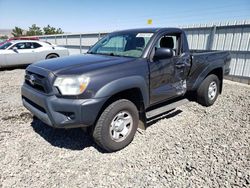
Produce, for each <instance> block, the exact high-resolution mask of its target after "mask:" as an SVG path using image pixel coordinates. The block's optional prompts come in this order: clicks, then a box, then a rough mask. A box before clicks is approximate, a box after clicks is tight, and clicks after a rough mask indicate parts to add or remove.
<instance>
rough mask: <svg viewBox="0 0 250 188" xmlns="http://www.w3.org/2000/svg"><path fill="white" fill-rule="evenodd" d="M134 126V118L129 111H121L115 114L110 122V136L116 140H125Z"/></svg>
mask: <svg viewBox="0 0 250 188" xmlns="http://www.w3.org/2000/svg"><path fill="white" fill-rule="evenodd" d="M132 127H133V118H132V116H131V114H130V113H129V112H128V111H121V112H119V113H117V114H116V115H115V117H114V118H113V120H112V121H111V124H110V136H111V139H112V140H114V141H115V142H121V141H123V140H125V139H126V138H127V137H128V135H129V134H130V132H131V130H132Z"/></svg>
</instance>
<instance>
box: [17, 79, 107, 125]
mask: <svg viewBox="0 0 250 188" xmlns="http://www.w3.org/2000/svg"><path fill="white" fill-rule="evenodd" d="M21 92H22V101H23V105H24V106H25V107H26V108H27V109H28V110H29V111H30V112H31V113H32V114H34V115H35V116H36V117H37V118H38V119H40V120H41V121H43V122H44V123H45V124H47V125H50V126H52V127H56V128H75V127H87V126H91V125H93V124H94V123H95V120H96V118H97V116H98V113H99V111H100V109H101V107H102V105H103V104H104V102H105V101H106V98H99V99H65V98H58V97H56V96H55V95H46V94H44V93H41V92H38V91H36V90H34V89H33V88H31V87H30V86H28V85H27V84H24V85H23V86H22V90H21Z"/></svg>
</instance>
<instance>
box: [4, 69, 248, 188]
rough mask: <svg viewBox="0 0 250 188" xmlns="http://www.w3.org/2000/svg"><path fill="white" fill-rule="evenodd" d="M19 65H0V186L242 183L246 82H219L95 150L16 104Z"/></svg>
mask: <svg viewBox="0 0 250 188" xmlns="http://www.w3.org/2000/svg"><path fill="white" fill-rule="evenodd" d="M23 75H24V70H22V69H16V70H8V71H6V70H5V71H4V70H2V71H1V72H0V80H1V81H0V108H1V109H0V162H1V163H0V187H118V186H121V187H250V149H249V148H250V146H249V144H250V87H249V86H247V85H243V84H237V83H234V82H230V81H226V82H225V84H224V89H223V95H221V96H219V98H218V100H217V102H216V103H215V104H214V105H213V106H212V107H209V108H205V107H202V106H200V105H198V104H196V103H195V102H190V103H188V104H186V105H185V106H182V107H180V108H178V109H177V110H176V111H174V112H172V113H171V114H168V115H166V116H165V117H164V118H161V119H159V120H158V121H155V122H151V123H150V126H149V127H148V128H147V130H146V131H143V130H139V131H138V132H137V134H136V137H135V139H134V141H133V142H132V143H131V144H130V145H129V146H128V147H126V148H125V149H123V150H122V151H119V152H116V153H110V154H108V153H102V152H101V150H100V149H99V148H98V146H96V145H95V144H94V142H93V141H92V139H91V138H90V137H89V136H88V135H86V134H85V133H84V132H83V131H82V130H81V129H73V130H58V129H53V128H50V127H48V126H46V125H42V126H41V124H40V123H38V121H37V120H33V118H32V116H31V115H30V113H29V112H28V111H27V110H26V109H25V108H23V107H22V104H21V100H20V86H21V84H22V82H23Z"/></svg>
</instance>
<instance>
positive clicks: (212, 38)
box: [183, 21, 250, 78]
mask: <svg viewBox="0 0 250 188" xmlns="http://www.w3.org/2000/svg"><path fill="white" fill-rule="evenodd" d="M183 29H184V30H185V32H186V34H187V38H188V42H189V47H190V48H191V49H196V50H225V51H230V52H231V55H232V61H231V65H230V68H231V71H230V75H233V76H240V77H249V78H250V21H242V22H234V23H232V22H231V23H217V24H207V25H193V26H189V27H184V28H183Z"/></svg>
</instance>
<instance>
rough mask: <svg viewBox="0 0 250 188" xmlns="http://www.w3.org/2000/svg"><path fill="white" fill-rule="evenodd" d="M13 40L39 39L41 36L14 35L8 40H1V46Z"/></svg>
mask: <svg viewBox="0 0 250 188" xmlns="http://www.w3.org/2000/svg"><path fill="white" fill-rule="evenodd" d="M13 40H39V37H12V38H9V39H7V40H3V41H0V46H1V45H3V44H5V43H7V42H10V41H13Z"/></svg>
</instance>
